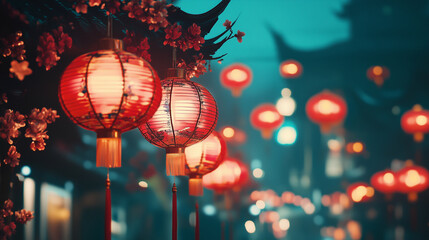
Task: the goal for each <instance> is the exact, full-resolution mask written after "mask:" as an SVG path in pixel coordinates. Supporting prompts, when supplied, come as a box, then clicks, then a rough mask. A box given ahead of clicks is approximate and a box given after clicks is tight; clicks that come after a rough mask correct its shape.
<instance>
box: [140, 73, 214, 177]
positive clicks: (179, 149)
mask: <svg viewBox="0 0 429 240" xmlns="http://www.w3.org/2000/svg"><path fill="white" fill-rule="evenodd" d="M170 71H171V73H170V74H169V76H175V74H177V76H179V77H169V78H167V79H165V80H162V81H161V85H162V100H161V105H160V106H159V108H158V111H157V112H156V113H155V114H154V115H153V117H152V118H151V119H150V120H149V121H147V122H146V123H145V124H142V125H140V126H139V129H140V131H141V133H142V134H143V136H144V137H145V138H146V140H148V141H149V142H150V143H152V144H154V145H156V146H158V147H161V148H165V149H166V152H167V161H166V162H167V168H166V169H167V175H172V176H183V175H185V153H184V151H185V148H186V147H188V146H191V145H193V144H195V143H198V142H200V141H202V140H204V139H205V138H206V137H207V136H209V135H210V133H212V131H213V129H214V128H215V126H216V123H217V119H218V109H217V105H216V101H215V99H214V98H213V96H212V95H211V94H210V92H209V91H208V90H207V89H206V88H204V87H203V86H201V85H200V84H198V83H195V82H192V81H190V80H186V79H184V78H183V76H184V72H183V71H182V70H181V69H171V70H170ZM173 71H174V73H173Z"/></svg>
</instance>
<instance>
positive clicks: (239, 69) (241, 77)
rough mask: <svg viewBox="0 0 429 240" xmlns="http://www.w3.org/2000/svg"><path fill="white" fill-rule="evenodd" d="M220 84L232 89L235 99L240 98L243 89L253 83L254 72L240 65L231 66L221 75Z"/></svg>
mask: <svg viewBox="0 0 429 240" xmlns="http://www.w3.org/2000/svg"><path fill="white" fill-rule="evenodd" d="M220 83H221V84H222V86H224V87H226V88H228V89H230V90H231V92H232V95H233V96H234V97H239V96H240V95H241V92H242V91H243V89H245V88H247V87H248V86H249V85H250V83H252V70H251V69H250V68H249V67H248V66H246V65H244V64H240V63H235V64H232V65H229V66H228V67H226V68H224V69H223V70H222V72H221V73H220Z"/></svg>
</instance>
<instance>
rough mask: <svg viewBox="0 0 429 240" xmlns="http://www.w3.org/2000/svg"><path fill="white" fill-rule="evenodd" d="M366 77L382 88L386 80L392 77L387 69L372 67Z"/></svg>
mask: <svg viewBox="0 0 429 240" xmlns="http://www.w3.org/2000/svg"><path fill="white" fill-rule="evenodd" d="M366 76H367V77H368V78H369V79H370V80H372V81H374V83H375V84H376V85H377V86H379V87H381V86H382V85H383V83H384V80H386V79H387V78H389V77H390V71H389V69H388V68H387V67H383V66H372V67H370V68H368V70H367V71H366Z"/></svg>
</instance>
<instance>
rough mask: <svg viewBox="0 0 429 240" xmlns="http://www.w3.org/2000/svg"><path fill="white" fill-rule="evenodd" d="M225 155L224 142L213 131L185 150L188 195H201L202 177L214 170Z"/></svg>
mask: <svg viewBox="0 0 429 240" xmlns="http://www.w3.org/2000/svg"><path fill="white" fill-rule="evenodd" d="M225 154H226V144H225V141H224V140H223V139H222V137H221V136H220V135H219V134H218V133H217V132H215V131H213V132H212V134H210V136H208V137H207V138H206V139H204V140H203V141H201V142H199V143H196V144H194V145H192V146H189V147H187V148H186V149H185V155H186V175H188V176H189V194H190V195H192V196H202V195H203V182H202V181H203V180H202V178H203V176H204V175H205V174H207V173H209V172H211V171H213V170H215V169H216V168H217V167H218V166H219V164H220V163H221V162H222V161H223V159H224V158H225Z"/></svg>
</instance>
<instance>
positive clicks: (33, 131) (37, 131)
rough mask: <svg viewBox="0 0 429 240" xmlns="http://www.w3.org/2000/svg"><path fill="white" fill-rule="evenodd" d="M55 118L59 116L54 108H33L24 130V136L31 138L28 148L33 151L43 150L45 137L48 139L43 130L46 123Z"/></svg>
mask: <svg viewBox="0 0 429 240" xmlns="http://www.w3.org/2000/svg"><path fill="white" fill-rule="evenodd" d="M56 118H59V116H58V115H57V111H56V110H52V109H46V108H42V110H39V109H37V108H34V109H33V110H32V111H31V114H30V115H29V116H28V126H29V127H28V128H27V129H26V131H25V137H28V138H31V139H32V140H33V141H32V142H31V144H30V148H31V150H33V151H36V150H39V151H43V150H45V146H46V143H45V139H49V136H48V134H47V132H46V131H45V130H46V128H47V126H48V123H52V122H54V121H55V119H56Z"/></svg>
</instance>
